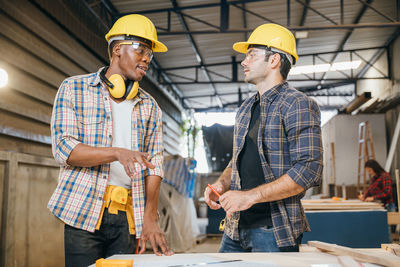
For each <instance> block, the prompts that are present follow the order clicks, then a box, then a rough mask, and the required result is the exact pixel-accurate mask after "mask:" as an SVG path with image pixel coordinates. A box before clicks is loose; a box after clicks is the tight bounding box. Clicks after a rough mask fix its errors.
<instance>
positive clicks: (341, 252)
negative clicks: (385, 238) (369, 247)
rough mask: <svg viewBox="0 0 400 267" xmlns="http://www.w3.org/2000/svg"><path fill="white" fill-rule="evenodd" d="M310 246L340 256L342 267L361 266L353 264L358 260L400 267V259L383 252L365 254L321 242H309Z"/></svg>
mask: <svg viewBox="0 0 400 267" xmlns="http://www.w3.org/2000/svg"><path fill="white" fill-rule="evenodd" d="M308 245H309V246H312V247H316V248H318V249H319V250H320V251H322V252H325V253H329V254H333V255H336V256H338V257H339V258H338V260H339V262H340V263H341V264H342V266H359V265H358V264H353V263H355V262H354V260H357V261H359V262H368V263H374V264H379V265H382V266H388V267H398V266H400V257H398V256H395V255H392V254H387V253H383V251H382V252H373V251H367V252H364V251H360V250H356V249H352V248H349V247H344V246H338V245H335V244H330V243H325V242H319V241H308Z"/></svg>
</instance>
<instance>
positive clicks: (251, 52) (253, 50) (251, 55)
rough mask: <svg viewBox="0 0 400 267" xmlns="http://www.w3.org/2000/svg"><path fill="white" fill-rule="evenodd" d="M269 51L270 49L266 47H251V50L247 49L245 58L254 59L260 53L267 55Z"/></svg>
mask: <svg viewBox="0 0 400 267" xmlns="http://www.w3.org/2000/svg"><path fill="white" fill-rule="evenodd" d="M267 52H269V51H268V50H266V49H259V48H258V49H257V48H250V49H249V50H247V53H246V57H245V59H248V60H253V59H254V58H256V57H258V56H260V55H266V53H267Z"/></svg>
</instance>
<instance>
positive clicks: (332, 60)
mask: <svg viewBox="0 0 400 267" xmlns="http://www.w3.org/2000/svg"><path fill="white" fill-rule="evenodd" d="M372 2H373V0H367V2H366V3H365V4H363V6H362V8H361V10H360V12H358V14H357V17H356V18H355V20H354V21H353V24H358V23H359V22H360V20H361V18H362V16H363V15H364V14H365V12H366V11H367V9H368V6H367V5H366V4H370V3H372ZM353 31H354V28H353V29H350V31H349V32H347V33H346V35H345V36H344V38H343V40H342V41H341V42H340V44H339V47H338V50H342V49H343V47H344V45H345V44H346V43H347V41H348V40H349V39H350V36H351V34H352V33H353ZM338 55H339V53H336V54H335V55H334V56H333V58H332V59H331V61H330V63H331V64H332V62H334V61H335V60H336V58H337V57H338ZM327 75H328V74H327V73H325V74H324V76H323V77H322V80H324V79H325V78H326V77H327Z"/></svg>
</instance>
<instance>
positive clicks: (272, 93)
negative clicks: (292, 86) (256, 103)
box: [256, 81, 288, 102]
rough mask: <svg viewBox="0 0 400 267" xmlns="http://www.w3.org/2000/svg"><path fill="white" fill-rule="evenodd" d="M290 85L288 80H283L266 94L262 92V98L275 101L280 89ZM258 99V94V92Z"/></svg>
mask: <svg viewBox="0 0 400 267" xmlns="http://www.w3.org/2000/svg"><path fill="white" fill-rule="evenodd" d="M287 87H288V83H287V82H286V81H283V82H281V83H280V84H277V85H275V86H274V87H272V88H271V89H269V90H267V91H266V92H265V93H264V94H262V96H261V99H265V100H267V101H269V102H272V101H274V99H275V97H277V95H278V94H279V92H280V91H282V90H284V89H285V88H287ZM256 95H257V98H256V99H258V95H259V94H256Z"/></svg>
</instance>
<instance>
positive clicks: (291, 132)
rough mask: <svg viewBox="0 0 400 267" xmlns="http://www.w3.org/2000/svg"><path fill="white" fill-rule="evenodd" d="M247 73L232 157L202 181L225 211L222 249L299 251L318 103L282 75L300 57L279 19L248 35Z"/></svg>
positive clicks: (316, 157)
mask: <svg viewBox="0 0 400 267" xmlns="http://www.w3.org/2000/svg"><path fill="white" fill-rule="evenodd" d="M233 49H234V50H235V51H238V52H240V53H244V54H246V57H245V59H244V60H243V61H242V63H241V64H242V66H243V67H244V76H245V81H246V82H248V83H252V84H255V85H256V87H257V91H258V92H257V93H256V94H254V95H253V96H251V97H250V98H248V99H246V100H245V101H244V102H243V104H242V105H241V106H240V108H239V110H238V112H237V115H236V120H235V121H236V122H235V127H234V141H233V154H232V160H231V162H230V163H229V165H228V166H227V168H226V169H225V170H224V172H223V173H222V175H221V176H220V177H219V178H218V180H217V181H216V182H215V183H214V184H213V185H212V186H213V187H214V188H215V189H216V190H217V191H218V192H219V193H220V194H221V197H220V198H219V201H220V204H218V203H217V202H216V201H217V199H218V197H217V195H216V194H215V193H213V192H212V191H211V190H210V189H209V188H206V191H205V199H206V202H207V204H208V205H209V206H210V208H211V209H219V208H220V207H222V208H223V209H224V210H225V211H226V215H227V218H226V224H225V232H224V235H223V238H222V242H221V247H220V250H219V251H220V252H279V251H298V249H299V247H298V245H299V244H300V242H301V238H302V233H303V232H304V231H309V230H310V229H309V225H308V223H307V220H306V217H305V215H304V211H303V208H302V206H301V203H300V199H301V198H302V197H303V196H304V193H305V190H307V189H308V188H310V187H312V186H317V185H319V184H320V183H321V175H322V142H321V128H320V111H319V108H318V105H317V104H316V103H315V102H314V101H313V100H312V99H310V98H308V97H307V96H306V95H304V94H303V93H301V92H299V91H297V90H296V89H294V88H292V87H291V86H289V84H288V83H287V82H286V78H287V75H288V73H289V71H290V68H291V67H292V65H293V64H295V62H296V60H297V59H298V56H297V52H296V40H295V38H294V36H293V34H292V33H291V32H290V31H289V30H287V29H286V28H284V27H282V26H280V25H277V24H264V25H261V26H259V27H257V28H256V29H255V30H254V31H253V32H252V34H251V35H250V37H249V39H248V41H247V42H239V43H235V44H234V45H233Z"/></svg>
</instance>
